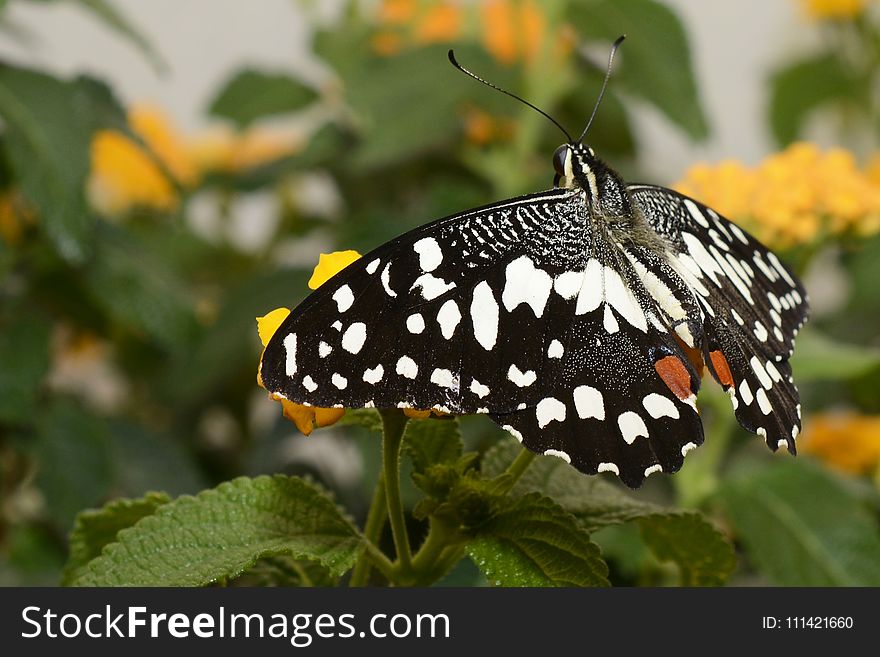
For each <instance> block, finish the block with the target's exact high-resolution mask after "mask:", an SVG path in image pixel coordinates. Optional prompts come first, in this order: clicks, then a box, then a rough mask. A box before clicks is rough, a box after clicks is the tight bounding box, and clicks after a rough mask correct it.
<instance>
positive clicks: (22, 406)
mask: <svg viewBox="0 0 880 657" xmlns="http://www.w3.org/2000/svg"><path fill="white" fill-rule="evenodd" d="M48 371H49V324H48V322H47V321H45V320H43V319H41V318H39V317H37V316H34V315H30V316H29V315H25V314H22V315H20V316H18V317H15V318H14V319H10V321H8V322H7V321H3V322H0V422H12V423H26V422H28V421H29V420H30V419H31V418H32V417H33V415H34V413H35V411H36V403H37V393H38V392H39V387H40V384H41V383H42V382H43V378H44V377H45V376H46V373H47V372H48Z"/></svg>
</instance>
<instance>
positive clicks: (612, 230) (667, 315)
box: [260, 39, 808, 488]
mask: <svg viewBox="0 0 880 657" xmlns="http://www.w3.org/2000/svg"><path fill="white" fill-rule="evenodd" d="M620 41H622V39H619V40H618V41H617V42H616V43H615V46H614V49H612V51H611V57H610V58H609V71H610V70H611V60H612V59H613V55H614V50H615V49H616V47H617V46H618V45H619V43H620ZM450 60H451V61H452V62H453V64H455V65H456V66H457V67H458V68H459V69H460V70H462V71H464V72H465V73H467V74H468V75H471V76H472V77H474V78H476V79H478V80H480V81H481V82H484V83H485V84H488V85H489V86H493V87H494V85H491V83H488V82H486V81H485V80H482V78H479V77H478V76H476V75H474V74H473V73H471V72H470V71H468V70H466V69H464V68H463V67H461V66H460V65H458V64H457V62H456V61H455V59H454V56H453V54H452V52H451V51H450ZM607 80H608V76H607V74H606V80H605V81H606V83H607ZM496 88H497V87H496ZM500 91H502V92H503V93H507V94H508V95H511V96H513V94H510V93H509V92H506V91H504V90H503V89H500ZM602 91H603V92H604V85H603V90H602ZM601 95H602V94H601V93H600V99H601ZM513 97H514V98H516V99H517V100H520V101H521V102H523V103H525V104H527V105H529V106H530V107H532V108H534V109H536V110H537V111H539V112H541V113H542V114H544V115H545V116H547V117H548V118H550V120H551V121H553V122H554V123H556V125H557V126H558V127H560V129H562V130H563V132H565V134H566V136H567V142H566V143H564V144H563V145H562V146H560V147H559V148H558V149H557V150H556V152H555V154H554V156H553V165H554V169H555V174H556V175H555V181H554V187H553V188H552V189H548V190H546V191H541V192H537V193H534V194H529V195H526V196H521V197H518V198H512V199H508V200H505V201H500V202H497V203H492V204H490V205H486V206H483V207H480V208H476V209H472V210H467V211H465V212H461V213H459V214H454V215H451V216H448V217H445V218H442V219H439V220H437V221H434V222H432V223H429V224H427V225H424V226H422V227H420V228H416V229H414V230H412V231H410V232H408V233H406V234H404V235H401V236H400V237H397V238H396V239H393V240H391V241H390V242H387V243H386V244H383V245H381V246H379V247H378V248H376V249H375V250H374V251H372V252H370V253H368V254H367V255H365V256H364V257H363V258H361V259H359V260H357V261H355V262H354V263H352V264H351V265H349V266H348V267H347V268H345V269H343V270H342V271H341V272H339V273H338V274H337V275H336V276H335V277H333V278H331V279H330V280H329V281H328V282H326V283H325V284H324V285H322V286H321V287H320V288H319V289H318V290H317V291H316V292H314V293H313V294H312V295H311V296H309V297H308V298H306V299H305V300H304V301H303V302H302V303H301V304H300V305H299V307H297V308H296V309H295V310H294V311H293V312H292V313H291V314H290V316H289V317H288V318H287V319H286V320H285V322H284V323H283V324H282V325H281V326H280V327H279V329H278V331H277V332H276V333H275V335H274V336H273V338H272V340H271V341H270V342H269V344H268V346H267V347H266V349H265V351H264V353H263V357H262V359H261V364H260V376H261V378H262V381H263V385H264V386H265V387H266V389H267V390H269V391H270V393H273V394H274V395H275V396H276V398H277V397H283V398H286V399H289V400H291V401H293V402H296V403H299V404H305V405H313V406H319V407H334V406H335V407H346V408H354V407H376V408H415V409H434V410H436V411H439V412H442V413H449V414H456V415H464V414H485V415H488V416H489V417H490V418H491V419H492V420H493V421H494V422H496V423H497V424H498V425H500V426H501V427H503V428H504V429H505V430H507V431H508V432H509V433H510V434H512V435H513V436H515V437H516V438H517V439H518V440H520V441H521V442H522V444H523V445H524V446H525V447H527V448H528V449H530V450H532V451H533V452H536V453H538V454H545V455H553V456H557V457H559V458H561V459H564V460H565V461H566V462H568V463H570V464H571V465H572V466H574V467H575V468H577V469H578V470H580V471H581V472H584V473H588V474H596V473H600V472H611V473H614V474H615V475H617V476H618V477H619V478H620V479H621V480H622V481H623V482H624V483H625V484H626V485H628V486H630V487H632V488H636V487H638V486H640V485H641V484H642V482H643V481H644V479H645V478H646V477H648V476H649V475H651V474H653V473H655V472H665V473H673V472H676V471H677V470H678V469H679V468H680V467H681V466H682V463H683V461H684V457H685V455H686V454H687V453H688V452H689V451H691V450H692V449H694V448H696V447H697V446H698V445H700V444H701V443H702V442H703V426H702V422H701V419H700V414H699V409H698V407H697V404H696V398H697V393H698V391H699V388H700V384H701V378H702V373H703V371H704V368H707V369H708V371H709V372H710V373H711V374H712V376H713V377H714V379H715V380H716V381H717V382H718V383H719V384H720V385H721V386H722V387H723V388H724V390H726V391H727V392H728V394H729V395H730V398H731V401H732V403H733V407H734V412H735V415H736V418H737V420H738V421H739V423H740V424H741V425H742V426H743V427H744V428H746V429H747V430H749V431H751V432H753V433H757V434H758V435H760V436H762V437H763V438H764V439H765V441H766V442H767V445H768V446H769V447H770V448H771V449H772V450H774V451H775V450H776V449H778V448H779V447H786V448H787V449H788V451H789V452H791V453H792V454H794V453H795V451H796V449H795V441H796V438H797V436H798V432H799V431H800V423H801V419H800V418H801V407H800V403H799V397H798V392H797V389H796V388H795V385H794V382H793V379H792V371H791V366H790V364H789V362H788V361H789V357H790V356H791V354H792V353H793V343H794V338H795V336H796V335H797V332H798V330H799V329H800V328H801V326H802V325H803V324H804V322H805V321H806V317H807V311H808V306H807V295H806V292H805V290H804V287H803V285H802V284H801V283H800V282H799V281H798V279H797V278H796V277H795V275H794V274H793V273H792V271H791V270H790V269H789V268H788V267H786V266H785V265H784V264H783V263H782V262H781V261H780V260H779V259H778V258H777V256H776V255H775V254H773V253H772V252H771V251H769V250H768V249H767V248H766V247H764V246H763V245H762V244H760V243H759V242H758V241H757V240H756V239H755V238H754V237H752V236H751V235H749V234H748V233H747V232H746V231H744V230H743V229H741V228H740V227H738V226H737V225H736V224H734V223H732V222H730V221H729V220H727V219H725V218H724V217H722V216H721V215H719V214H718V213H717V212H715V211H714V210H712V209H711V208H708V207H706V206H705V205H703V204H701V203H699V202H697V201H696V200H693V199H691V198H688V197H686V196H683V195H681V194H679V193H677V192H675V191H672V190H670V189H666V188H663V187H657V186H654V185H646V184H627V183H626V182H624V180H623V179H622V178H621V176H620V175H619V174H618V173H616V172H615V171H614V170H613V169H612V168H611V167H610V166H608V165H607V164H606V163H605V162H603V161H602V160H601V159H600V158H599V157H598V156H597V155H596V154H595V153H594V151H593V150H592V149H591V148H590V147H588V146H586V145H584V144H583V139H584V136H585V134H586V132H587V130H586V129H585V130H584V133H583V134H582V135H581V137H580V139H577V140H575V139H572V138H571V136H570V135H569V134H568V133H567V132H566V131H565V130H564V128H562V126H560V125H559V124H558V123H557V122H556V121H555V120H554V119H552V117H549V115H547V114H546V113H544V112H543V111H542V110H540V109H538V108H536V107H535V106H534V105H531V104H530V103H528V102H527V101H524V100H523V99H521V98H519V97H517V96H513ZM596 107H598V102H597V104H596ZM595 113H596V110H595V109H594V111H593V117H595ZM590 123H592V117H591V119H590ZM590 123H588V125H587V128H589V125H590Z"/></svg>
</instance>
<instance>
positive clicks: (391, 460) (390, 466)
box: [380, 410, 412, 575]
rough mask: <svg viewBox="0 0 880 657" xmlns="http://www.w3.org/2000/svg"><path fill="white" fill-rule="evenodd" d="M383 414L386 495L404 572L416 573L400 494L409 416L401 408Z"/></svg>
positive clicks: (384, 411) (402, 572) (401, 570)
mask: <svg viewBox="0 0 880 657" xmlns="http://www.w3.org/2000/svg"><path fill="white" fill-rule="evenodd" d="M380 413H381V415H382V472H383V473H384V477H385V498H386V500H387V502H388V519H389V520H390V521H391V533H392V535H393V536H394V548H395V549H396V550H397V565H398V569H399V571H400V573H401V574H402V575H408V574H410V573H411V572H412V552H411V551H410V547H409V536H408V535H407V533H406V519H405V517H404V513H403V502H402V500H401V497H400V447H401V445H402V443H403V431H404V429H405V428H406V422H407V417H406V416H405V415H404V414H403V413H402V412H401V411H398V410H383V411H380Z"/></svg>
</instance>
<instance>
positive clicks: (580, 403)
mask: <svg viewBox="0 0 880 657" xmlns="http://www.w3.org/2000/svg"><path fill="white" fill-rule="evenodd" d="M572 396H573V397H574V409H575V411H577V414H578V417H579V418H581V419H582V420H585V419H587V418H588V417H594V418H596V419H597V420H604V419H605V400H604V399H603V398H602V392H601V391H599V390H598V389H596V388H594V387H592V386H578V387H577V388H575V389H574V390H573V391H572Z"/></svg>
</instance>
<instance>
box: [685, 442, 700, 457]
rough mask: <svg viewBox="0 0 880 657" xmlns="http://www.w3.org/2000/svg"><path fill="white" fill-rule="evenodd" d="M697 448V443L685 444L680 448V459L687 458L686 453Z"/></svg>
mask: <svg viewBox="0 0 880 657" xmlns="http://www.w3.org/2000/svg"><path fill="white" fill-rule="evenodd" d="M696 448H697V443H685V444H684V445H682V446H681V455H682V457H685V456H687V454H688V452H690V451H691V450H694V449H696Z"/></svg>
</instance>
